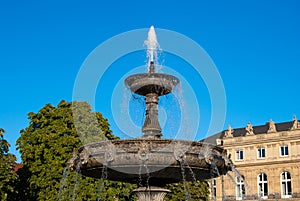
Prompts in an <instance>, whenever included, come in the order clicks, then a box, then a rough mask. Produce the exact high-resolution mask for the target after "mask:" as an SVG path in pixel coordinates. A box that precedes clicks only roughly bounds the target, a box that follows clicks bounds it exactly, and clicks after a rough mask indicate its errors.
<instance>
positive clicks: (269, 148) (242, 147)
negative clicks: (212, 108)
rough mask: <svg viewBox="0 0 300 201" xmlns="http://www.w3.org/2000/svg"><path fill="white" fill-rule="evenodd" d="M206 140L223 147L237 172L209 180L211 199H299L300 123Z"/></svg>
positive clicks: (228, 133)
mask: <svg viewBox="0 0 300 201" xmlns="http://www.w3.org/2000/svg"><path fill="white" fill-rule="evenodd" d="M206 141H208V142H210V143H212V142H214V141H215V143H216V144H218V145H220V146H222V147H223V148H224V149H226V150H227V153H228V154H229V155H230V156H231V160H232V161H233V163H234V165H235V169H236V170H237V171H232V172H229V175H224V176H222V177H220V178H217V179H214V180H212V181H211V199H212V200H253V199H254V200H258V199H270V200H271V199H275V200H281V199H282V200H300V122H299V121H298V120H297V119H296V117H294V119H293V121H291V122H284V123H276V124H275V123H274V122H273V121H272V120H270V121H269V122H267V123H266V124H265V125H261V126H252V125H251V124H250V123H248V124H247V125H246V126H245V127H244V128H237V129H233V128H231V126H228V129H227V130H225V131H222V132H220V133H218V134H216V135H214V136H211V137H210V138H207V139H206Z"/></svg>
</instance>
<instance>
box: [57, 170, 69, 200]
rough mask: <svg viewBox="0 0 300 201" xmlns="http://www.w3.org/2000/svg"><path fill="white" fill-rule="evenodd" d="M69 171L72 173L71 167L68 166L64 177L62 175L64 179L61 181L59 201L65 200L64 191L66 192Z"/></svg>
mask: <svg viewBox="0 0 300 201" xmlns="http://www.w3.org/2000/svg"><path fill="white" fill-rule="evenodd" d="M69 173H70V168H69V167H66V168H65V169H64V173H63V177H62V179H61V181H60V187H59V192H58V198H57V201H59V200H64V193H65V188H66V186H67V178H68V176H69Z"/></svg>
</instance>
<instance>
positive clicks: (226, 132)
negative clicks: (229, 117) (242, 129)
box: [224, 125, 234, 137]
mask: <svg viewBox="0 0 300 201" xmlns="http://www.w3.org/2000/svg"><path fill="white" fill-rule="evenodd" d="M233 131H234V130H233V129H232V128H231V126H230V125H228V130H227V131H225V135H224V137H233Z"/></svg>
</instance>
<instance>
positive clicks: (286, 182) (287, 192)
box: [280, 172, 292, 198]
mask: <svg viewBox="0 0 300 201" xmlns="http://www.w3.org/2000/svg"><path fill="white" fill-rule="evenodd" d="M280 180H281V181H280V183H281V197H283V198H290V197H292V183H291V174H290V173H289V172H283V173H281V177H280Z"/></svg>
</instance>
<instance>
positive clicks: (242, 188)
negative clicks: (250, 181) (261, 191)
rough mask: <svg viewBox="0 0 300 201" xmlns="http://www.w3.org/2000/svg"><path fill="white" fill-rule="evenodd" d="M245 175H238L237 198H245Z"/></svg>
mask: <svg viewBox="0 0 300 201" xmlns="http://www.w3.org/2000/svg"><path fill="white" fill-rule="evenodd" d="M244 180H245V177H244V176H241V177H236V199H237V200H243V199H245V183H244Z"/></svg>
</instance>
